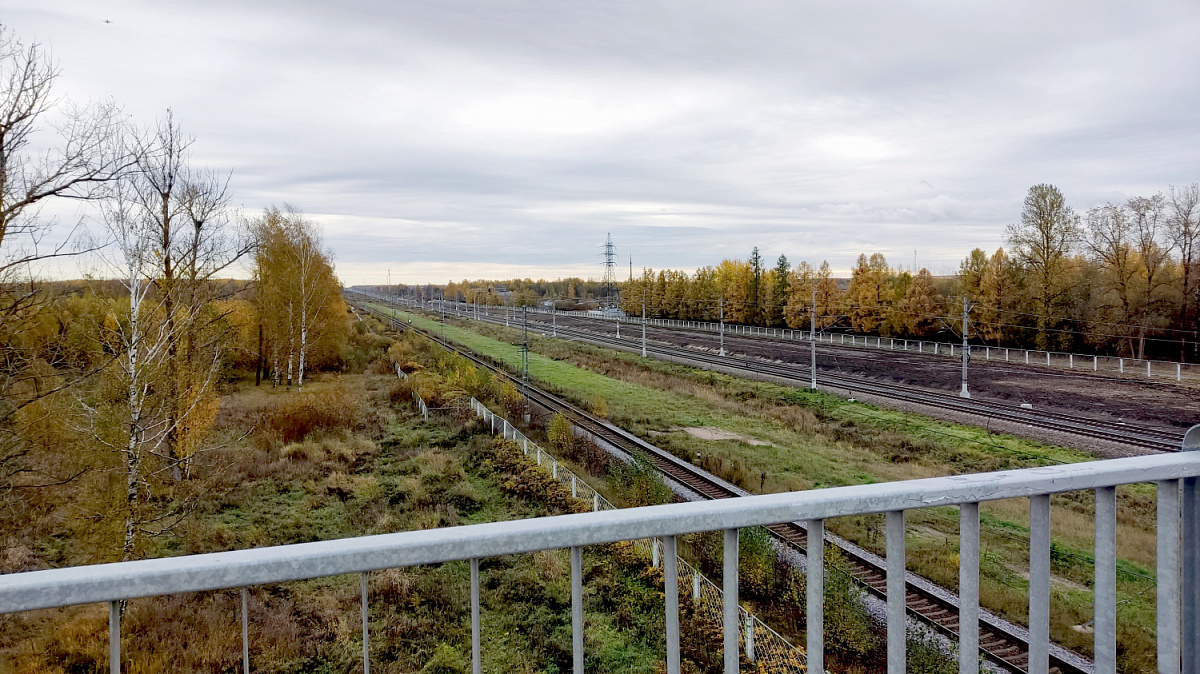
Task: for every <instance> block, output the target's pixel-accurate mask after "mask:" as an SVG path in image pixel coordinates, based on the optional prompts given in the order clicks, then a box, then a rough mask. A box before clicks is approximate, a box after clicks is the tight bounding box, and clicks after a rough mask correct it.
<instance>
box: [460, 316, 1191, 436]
mask: <svg viewBox="0 0 1200 674" xmlns="http://www.w3.org/2000/svg"><path fill="white" fill-rule="evenodd" d="M472 320H474V319H472ZM478 320H481V321H485V322H492V323H497V322H500V321H498V320H497V319H495V318H485V317H482V316H481V317H480V318H479V319H478ZM542 325H544V324H542ZM557 330H558V332H560V333H563V334H565V335H567V336H573V337H575V338H576V339H580V340H582V341H587V342H590V343H593V344H597V345H600V346H609V347H614V348H618V349H620V350H624V351H632V352H639V353H640V351H641V346H640V344H636V345H635V344H629V343H626V342H625V341H624V340H619V339H616V338H615V337H613V336H611V335H606V334H604V333H598V332H595V331H592V330H586V329H582V328H572V327H567V326H558V328H557ZM728 340H729V338H727V341H728ZM646 351H647V353H648V354H654V355H656V356H659V357H666V359H671V360H675V361H679V360H686V361H692V363H694V364H698V365H699V366H701V367H703V368H705V369H711V368H712V367H717V368H720V369H723V370H726V371H735V372H736V371H743V372H749V373H752V374H755V375H760V376H768V377H772V378H775V379H781V380H784V381H787V382H789V383H792V384H800V385H805V386H804V387H806V385H807V383H808V381H809V377H810V374H809V373H810V370H809V368H808V367H806V366H802V365H796V364H791V363H778V362H772V361H767V360H765V359H750V358H737V357H734V356H728V355H727V356H716V355H713V354H710V353H706V352H704V351H699V350H696V349H688V348H684V347H674V346H664V345H661V344H655V345H650V344H648V345H647V347H646ZM821 380H822V381H823V382H825V383H826V384H827V385H829V386H830V387H832V388H839V389H844V390H846V391H849V392H857V393H865V394H868V395H875V396H879V397H882V398H887V399H891V400H900V401H904V402H908V403H911V404H917V405H926V406H930V407H936V408H940V409H945V410H948V411H953V412H959V413H963V414H970V415H974V416H984V417H988V418H992V419H996V420H1000V421H1008V422H1012V423H1017V424H1022V425H1026V426H1036V427H1039V428H1043V429H1046V430H1052V431H1057V432H1063V433H1069V434H1072V435H1077V436H1081V437H1086V438H1092V439H1098V440H1105V441H1108V442H1115V443H1119V444H1124V445H1129V446H1133V447H1139V448H1142V449H1149V450H1153V451H1159V452H1174V451H1178V449H1179V443H1180V441H1181V440H1182V438H1183V433H1182V432H1172V431H1167V430H1163V429H1156V428H1150V427H1146V426H1139V425H1133V424H1126V423H1118V422H1112V421H1107V420H1104V419H1097V418H1094V417H1085V416H1082V415H1074V414H1069V413H1065V412H1058V411H1054V410H1029V409H1026V408H1021V407H1017V406H1013V405H1007V404H1004V403H999V402H995V401H989V400H981V399H978V398H975V399H963V398H960V397H958V396H951V395H948V394H943V393H940V392H936V391H930V390H928V389H921V388H917V387H913V386H905V385H901V384H888V383H883V382H876V381H873V380H869V379H865V378H856V377H848V376H846V375H833V374H822V375H821Z"/></svg>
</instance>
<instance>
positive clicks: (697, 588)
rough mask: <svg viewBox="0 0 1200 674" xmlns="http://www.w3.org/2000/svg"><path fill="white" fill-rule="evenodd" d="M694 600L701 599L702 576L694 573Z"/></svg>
mask: <svg viewBox="0 0 1200 674" xmlns="http://www.w3.org/2000/svg"><path fill="white" fill-rule="evenodd" d="M692 601H700V576H699V574H696V573H693V574H692Z"/></svg>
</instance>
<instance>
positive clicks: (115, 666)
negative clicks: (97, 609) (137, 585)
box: [108, 601, 121, 674]
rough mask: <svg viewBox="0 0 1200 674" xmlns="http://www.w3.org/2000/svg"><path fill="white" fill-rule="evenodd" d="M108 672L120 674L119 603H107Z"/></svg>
mask: <svg viewBox="0 0 1200 674" xmlns="http://www.w3.org/2000/svg"><path fill="white" fill-rule="evenodd" d="M108 671H109V672H111V674H121V602H120V601H110V602H108Z"/></svg>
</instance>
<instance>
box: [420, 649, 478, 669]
mask: <svg viewBox="0 0 1200 674" xmlns="http://www.w3.org/2000/svg"><path fill="white" fill-rule="evenodd" d="M466 671H467V661H466V658H464V657H463V655H462V654H461V653H459V652H458V649H456V648H455V647H453V646H451V645H450V644H447V643H445V642H442V643H440V644H438V646H437V649H436V650H434V651H433V655H432V656H430V658H429V662H427V663H425V666H424V667H422V668H421V673H420V674H462V673H463V672H466Z"/></svg>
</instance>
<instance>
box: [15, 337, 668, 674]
mask: <svg viewBox="0 0 1200 674" xmlns="http://www.w3.org/2000/svg"><path fill="white" fill-rule="evenodd" d="M358 337H360V338H362V340H361V341H364V342H367V343H369V344H370V345H371V346H370V348H367V349H365V350H364V354H360V355H363V356H364V357H362V358H359V359H358V361H359V362H363V363H366V362H371V361H373V363H372V365H371V367H369V368H367V371H366V372H361V371H360V372H359V373H357V374H344V375H333V374H324V375H320V376H317V377H315V378H314V379H313V380H310V382H309V383H307V384H306V385H305V391H304V393H302V394H296V393H295V392H290V393H289V392H285V391H284V389H283V388H282V387H280V388H275V389H273V388H271V387H270V386H269V385H266V384H264V385H263V386H261V387H257V388H256V387H253V386H242V387H241V388H240V389H238V390H236V391H233V392H231V393H229V394H227V395H225V396H224V398H223V400H222V406H221V411H220V414H219V418H218V422H217V427H216V429H215V432H216V433H217V434H220V435H223V436H225V437H226V438H228V440H229V441H228V444H226V445H224V446H223V447H221V448H220V449H219V450H214V451H212V452H209V453H206V454H205V455H203V456H202V457H200V458H198V459H197V462H196V464H195V465H194V466H193V474H194V475H196V476H197V477H196V478H195V479H197V480H200V479H203V480H204V481H205V483H204V489H203V490H202V492H201V494H200V496H199V497H198V499H197V500H196V501H195V502H194V503H193V508H192V510H191V511H190V513H189V516H188V517H187V518H186V519H185V520H184V524H183V525H182V526H180V527H178V528H176V529H173V530H171V531H170V532H168V533H167V534H165V535H164V536H162V537H161V538H160V539H159V540H158V547H157V548H156V551H155V552H154V555H156V556H157V555H170V554H195V553H203V552H213V551H220V550H230V549H241V548H249V547H255V546H269V545H284V544H289V543H301V542H306V541H314V540H328V539H336V538H343V537H349V536H358V535H366V534H376V533H386V532H393V531H407V530H415V529H427V528H432V527H440V526H454V525H459V524H472V523H479V522H494V521H503V520H509V519H515V518H524V517H537V516H544V515H551V514H557V513H561V512H565V511H568V510H570V508H571V506H570V504H566V503H564V502H563V500H562V498H561V495H560V498H559V499H557V500H556V499H552V498H549V497H547V496H545V493H546V491H545V490H543V489H541V487H540V486H539V484H538V481H539V479H541V477H544V481H545V482H549V476H548V475H546V476H540V475H539V473H538V470H540V469H534V468H533V467H532V466H531V465H525V464H528V460H527V459H525V458H524V457H523V456H521V455H520V452H519V451H516V450H515V449H514V450H513V451H512V452H510V456H509V459H508V462H507V463H506V464H504V465H501V462H499V461H498V460H497V459H496V457H497V456H498V454H497V451H496V448H495V446H494V444H493V440H492V438H490V437H489V436H488V435H487V434H486V433H483V434H481V433H480V429H479V428H478V427H477V426H476V425H474V424H471V423H464V421H465V420H458V421H447V422H438V423H425V422H422V421H421V419H420V417H419V415H417V414H416V413H415V411H414V410H413V408H412V403H411V401H410V399H409V398H408V397H407V394H406V391H404V390H403V389H402V388H400V387H398V386H397V383H396V377H395V375H394V374H388V373H389V372H390V370H391V361H390V360H388V359H387V358H386V357H385V356H384V354H385V352H387V350H388V348H389V347H391V346H392V342H391V340H390V339H387V338H384V337H382V336H371V335H362V334H360V335H359V336H358ZM401 351H402V352H403V351H404V350H403V349H401ZM400 355H401V357H403V358H406V359H411V358H416V359H418V360H420V359H421V356H420V354H418V353H409V354H405V353H401V354H400ZM522 462H524V463H522ZM201 476H203V477H201ZM514 485H516V486H517V487H521V488H520V489H516V488H514ZM567 496H568V498H569V494H568V495H567ZM585 505H586V504H585ZM46 544H47V545H58V546H71V545H73V543H72V542H71V541H69V540H68V541H61V540H60V541H47V542H46ZM82 552H86V551H81V553H82ZM584 567H585V569H584V571H585V574H586V575H587V578H588V582H589V587H590V588H591V589H590V591H589V595H588V601H587V605H586V611H587V621H588V625H587V639H588V642H587V643H588V666H589V671H598V672H612V673H614V674H615V673H617V672H628V671H650V670H651V669H652V668H653V666H654V663H655V662H658V661H660V660H661V659H662V657H663V655H662V652H661V650H662V645H661V644H662V635H661V611H662V608H661V591H660V590H659V588H657V587H655V586H654V584H653V583H652V582H648V581H647V579H645V578H643V577H642V575H641V574H642V571H643V570H644V564H643V563H642V561H641V560H640V559H637V560H633V559H630V558H629V554H628V553H625V552H622V551H621V550H619V549H617V550H614V549H612V548H611V547H610V546H597V547H596V548H595V549H593V548H589V553H588V555H586V556H585V562H584ZM569 571H570V566H569V561H568V558H567V552H566V551H545V552H539V553H535V554H532V555H519V556H511V557H503V558H492V559H487V560H485V561H484V563H483V564H482V570H481V582H482V586H483V588H484V592H483V604H482V620H483V639H484V649H483V664H484V668H485V670H486V671H494V672H499V671H504V672H542V671H562V670H565V669H566V668H568V667H569V663H570V653H571V633H570V573H569ZM468 579H469V569H468V565H467V564H466V563H465V562H464V563H458V562H455V563H447V564H441V565H433V566H429V567H420V568H408V569H391V570H386V571H381V572H376V573H372V574H370V577H369V583H370V599H371V618H370V620H371V633H372V645H373V653H374V654H375V657H374V658H373V662H372V671H379V672H393V673H400V672H425V673H426V674H433V673H435V672H437V673H443V674H444V673H447V672H465V671H470V666H469V653H470V605H469V602H468V597H469V582H468ZM238 601H239V598H238V591H237V590H236V589H234V590H227V591H218V592H205V593H197V594H192V595H179V596H169V597H159V598H149V599H136V600H131V601H130V602H129V603H128V606H127V608H126V612H125V614H124V618H123V620H122V636H123V638H122V641H123V645H122V646H123V652H124V657H125V658H126V663H127V665H126V666H127V667H129V668H131V671H138V672H143V673H150V674H153V673H158V672H163V673H166V672H178V671H190V672H213V673H214V674H215V673H217V672H230V671H235V670H240V666H241V665H240V655H241V632H240V625H239V621H238V619H237V616H238V612H239V609H238ZM656 601H657V602H658V604H657V605H656V606H655V605H654V602H656ZM107 620H108V612H107V607H104V606H81V607H68V608H65V609H56V610H49V611H37V612H31V613H24V614H16V615H12V616H0V670H2V671H13V672H17V673H20V674H34V673H39V674H40V673H45V674H52V673H53V674H62V673H64V672H91V671H101V670H107V668H108V657H107V654H108V642H107ZM360 624H361V623H360V616H359V578H358V577H357V576H342V577H333V578H323V579H317V580H312V581H305V582H294V583H285V584H282V585H276V586H266V587H256V588H252V589H251V592H250V643H251V658H252V661H253V663H254V669H255V671H259V672H278V673H281V674H282V673H299V672H330V673H332V672H345V671H352V670H353V669H354V668H355V667H357V666H360V665H357V664H356V663H358V662H360V657H361V648H362V645H361V644H362V642H361V634H360V628H359V625H360Z"/></svg>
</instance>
